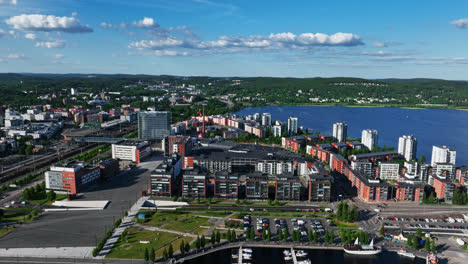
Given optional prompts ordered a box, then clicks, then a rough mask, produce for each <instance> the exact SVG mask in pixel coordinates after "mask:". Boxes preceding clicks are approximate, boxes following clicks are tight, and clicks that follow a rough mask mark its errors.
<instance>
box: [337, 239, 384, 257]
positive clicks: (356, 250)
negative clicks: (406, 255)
mask: <svg viewBox="0 0 468 264" xmlns="http://www.w3.org/2000/svg"><path fill="white" fill-rule="evenodd" d="M343 250H344V252H346V253H348V254H352V255H376V254H379V253H381V252H382V249H381V248H380V247H376V246H374V239H372V240H371V242H370V244H369V245H360V244H359V238H356V241H354V244H351V245H344V246H343Z"/></svg>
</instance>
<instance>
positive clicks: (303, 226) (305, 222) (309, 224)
mask: <svg viewBox="0 0 468 264" xmlns="http://www.w3.org/2000/svg"><path fill="white" fill-rule="evenodd" d="M250 219H251V220H250V221H248V220H246V219H245V218H244V228H247V226H250V227H251V228H253V229H254V230H255V234H256V235H257V236H258V235H261V234H262V231H263V230H265V229H268V230H269V231H270V232H271V234H272V237H276V236H277V235H278V232H279V230H287V232H288V234H291V233H292V232H293V231H295V230H299V231H300V232H301V237H302V239H304V240H307V235H308V232H309V230H311V231H313V232H317V233H318V234H319V235H323V234H324V233H325V229H327V228H330V227H329V225H328V223H327V222H326V221H325V220H324V219H306V218H287V217H250ZM249 223H250V224H249ZM283 232H284V231H283Z"/></svg>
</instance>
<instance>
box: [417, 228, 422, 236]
mask: <svg viewBox="0 0 468 264" xmlns="http://www.w3.org/2000/svg"><path fill="white" fill-rule="evenodd" d="M416 236H417V237H422V229H421V228H417V229H416Z"/></svg>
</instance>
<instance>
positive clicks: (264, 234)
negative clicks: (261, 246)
mask: <svg viewBox="0 0 468 264" xmlns="http://www.w3.org/2000/svg"><path fill="white" fill-rule="evenodd" d="M262 240H266V230H265V229H263V231H262Z"/></svg>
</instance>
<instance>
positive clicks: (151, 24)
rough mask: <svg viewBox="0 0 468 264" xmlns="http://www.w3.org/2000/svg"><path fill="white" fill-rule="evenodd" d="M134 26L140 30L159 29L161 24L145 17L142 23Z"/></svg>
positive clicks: (134, 23)
mask: <svg viewBox="0 0 468 264" xmlns="http://www.w3.org/2000/svg"><path fill="white" fill-rule="evenodd" d="M132 25H133V26H134V27H138V28H158V27H159V24H158V23H156V21H154V19H152V18H150V17H145V18H143V19H142V20H140V21H136V22H133V23H132Z"/></svg>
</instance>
